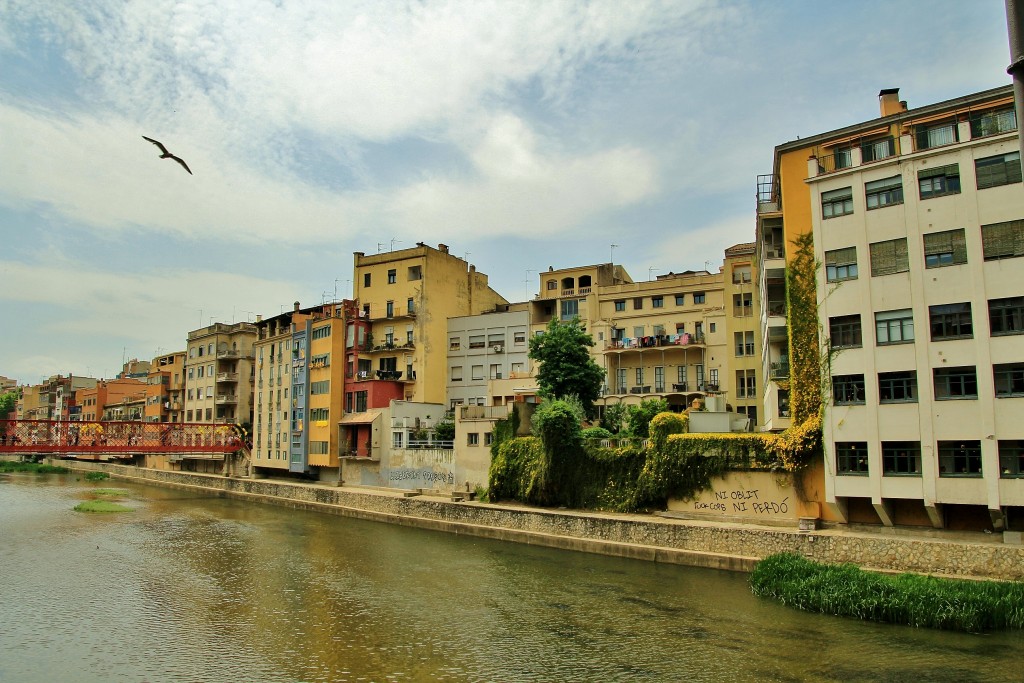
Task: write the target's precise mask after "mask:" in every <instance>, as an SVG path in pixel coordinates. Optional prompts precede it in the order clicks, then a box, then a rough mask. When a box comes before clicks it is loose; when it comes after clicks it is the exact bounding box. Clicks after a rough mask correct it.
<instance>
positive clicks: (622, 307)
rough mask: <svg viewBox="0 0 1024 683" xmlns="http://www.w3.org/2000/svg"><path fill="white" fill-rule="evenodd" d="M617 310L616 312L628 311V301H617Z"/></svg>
mask: <svg viewBox="0 0 1024 683" xmlns="http://www.w3.org/2000/svg"><path fill="white" fill-rule="evenodd" d="M615 310H616V311H624V310H626V300H625V299H616V300H615Z"/></svg>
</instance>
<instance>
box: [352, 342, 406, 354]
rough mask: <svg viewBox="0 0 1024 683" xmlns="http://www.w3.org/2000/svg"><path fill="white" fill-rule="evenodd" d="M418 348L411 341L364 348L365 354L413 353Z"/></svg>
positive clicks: (364, 346) (365, 346)
mask: <svg viewBox="0 0 1024 683" xmlns="http://www.w3.org/2000/svg"><path fill="white" fill-rule="evenodd" d="M415 348H416V343H415V342H411V341H406V342H401V343H398V342H393V341H391V342H384V343H383V344H374V345H372V346H371V345H369V344H364V345H363V347H362V349H361V350H362V352H363V353H387V352H388V351H406V350H408V351H411V350H413V349H415Z"/></svg>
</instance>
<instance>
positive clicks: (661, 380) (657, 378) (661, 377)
mask: <svg viewBox="0 0 1024 683" xmlns="http://www.w3.org/2000/svg"><path fill="white" fill-rule="evenodd" d="M654 390H655V391H656V392H658V393H661V392H663V391H665V368H664V366H662V365H657V366H655V368H654Z"/></svg>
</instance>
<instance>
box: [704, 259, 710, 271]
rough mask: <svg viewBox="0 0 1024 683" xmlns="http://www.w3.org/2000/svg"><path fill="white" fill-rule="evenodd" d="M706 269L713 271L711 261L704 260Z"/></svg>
mask: <svg viewBox="0 0 1024 683" xmlns="http://www.w3.org/2000/svg"><path fill="white" fill-rule="evenodd" d="M704 270H706V271H707V272H709V273H710V272H711V261H705V262H704Z"/></svg>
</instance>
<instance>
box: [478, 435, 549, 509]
mask: <svg viewBox="0 0 1024 683" xmlns="http://www.w3.org/2000/svg"><path fill="white" fill-rule="evenodd" d="M542 454H543V447H542V446H541V443H540V439H538V438H537V437H534V436H521V437H518V438H515V439H509V440H507V441H505V442H503V443H502V444H501V447H500V448H498V452H497V454H495V455H494V456H493V457H492V458H491V467H490V470H489V472H488V483H487V491H488V496H489V498H490V500H492V501H499V500H518V501H522V502H529V501H530V500H531V499H532V497H533V492H534V489H535V488H536V483H537V463H538V462H539V461H540V459H541V456H542Z"/></svg>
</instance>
